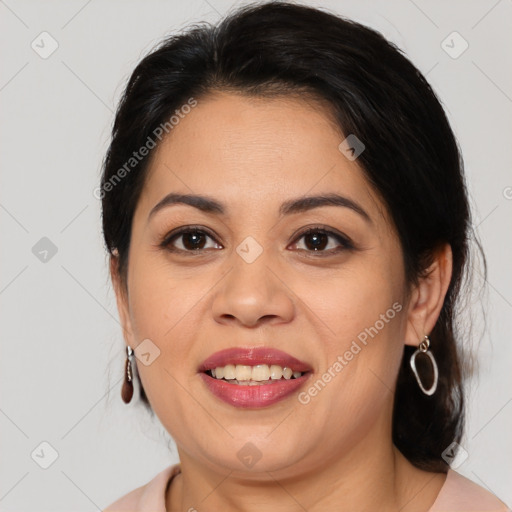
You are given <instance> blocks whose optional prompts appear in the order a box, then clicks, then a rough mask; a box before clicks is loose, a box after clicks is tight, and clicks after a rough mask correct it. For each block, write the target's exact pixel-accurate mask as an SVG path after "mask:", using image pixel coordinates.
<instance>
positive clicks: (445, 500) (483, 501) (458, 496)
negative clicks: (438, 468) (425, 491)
mask: <svg viewBox="0 0 512 512" xmlns="http://www.w3.org/2000/svg"><path fill="white" fill-rule="evenodd" d="M459 511H460V512H477V511H478V512H483V511H485V512H510V509H509V508H508V507H507V506H506V505H505V503H503V502H502V501H501V500H499V499H498V498H497V497H496V496H495V495H494V494H492V493H491V492H489V491H488V490H487V489H484V488H483V487H481V486H480V485H478V484H476V483H475V482H473V481H472V480H470V479H469V478H466V477H465V476H462V475H461V474H460V473H457V472H456V471H453V470H451V469H450V470H448V474H447V476H446V481H445V483H444V485H443V487H442V488H441V492H440V493H439V495H438V497H437V499H436V501H435V502H434V504H433V505H432V508H431V509H430V510H429V512H459Z"/></svg>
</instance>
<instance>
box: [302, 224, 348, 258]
mask: <svg viewBox="0 0 512 512" xmlns="http://www.w3.org/2000/svg"><path fill="white" fill-rule="evenodd" d="M300 239H304V246H305V249H301V250H304V251H306V252H318V253H326V254H327V255H329V254H333V253H337V252H340V251H342V250H344V249H351V248H353V245H352V243H351V242H350V241H349V240H348V239H347V238H346V237H344V236H342V235H340V234H339V233H335V232H333V231H329V230H326V229H322V228H309V229H307V230H306V231H304V232H303V233H301V234H300V235H299V236H298V238H296V241H297V240H300ZM329 239H334V240H335V241H336V242H338V245H337V246H336V243H335V242H334V248H332V247H331V248H328V247H329V245H331V246H332V245H333V242H329ZM295 245H298V244H297V242H295ZM326 248H328V249H327V250H326Z"/></svg>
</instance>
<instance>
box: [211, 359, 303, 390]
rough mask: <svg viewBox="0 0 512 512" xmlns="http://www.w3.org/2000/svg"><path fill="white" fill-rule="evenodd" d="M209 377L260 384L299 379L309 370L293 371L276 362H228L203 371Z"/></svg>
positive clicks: (225, 380)
mask: <svg viewBox="0 0 512 512" xmlns="http://www.w3.org/2000/svg"><path fill="white" fill-rule="evenodd" d="M204 373H205V374H206V375H208V376H209V377H211V378H213V379H216V380H220V381H224V382H229V383H230V384H236V385H238V386H261V385H265V384H267V385H268V384H275V383H277V382H279V381H281V382H282V381H286V380H295V379H299V378H300V377H302V376H303V375H305V374H307V373H309V372H301V371H294V370H293V368H290V367H287V366H284V367H283V366H280V365H277V364H272V365H268V364H257V365H242V364H237V365H234V364H228V365H226V366H218V367H216V368H211V369H210V370H206V371H205V372H204Z"/></svg>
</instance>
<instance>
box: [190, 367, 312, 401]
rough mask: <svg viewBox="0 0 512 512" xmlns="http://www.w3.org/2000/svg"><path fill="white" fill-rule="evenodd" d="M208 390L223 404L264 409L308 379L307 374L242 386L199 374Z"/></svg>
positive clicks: (295, 389)
mask: <svg viewBox="0 0 512 512" xmlns="http://www.w3.org/2000/svg"><path fill="white" fill-rule="evenodd" d="M199 375H201V378H202V379H203V381H204V383H205V384H206V386H207V387H208V389H209V390H210V391H211V392H212V393H213V394H214V395H215V396H216V397H218V398H220V399H221V400H223V401H224V402H226V403H228V404H230V405H234V406H235V407H244V408H249V407H266V406H269V405H272V404H275V403H276V402H279V401H280V400H283V399H285V398H286V397H288V396H290V395H291V394H292V393H294V392H295V391H297V390H298V389H299V388H300V387H301V386H302V385H303V384H304V382H305V381H306V380H307V379H308V377H309V373H306V374H304V375H302V376H301V377H299V378H297V379H289V380H285V379H281V380H276V381H270V383H269V384H257V385H255V386H243V385H238V384H231V383H230V382H226V381H225V380H221V379H215V378H213V377H210V376H209V375H207V374H206V373H200V374H199Z"/></svg>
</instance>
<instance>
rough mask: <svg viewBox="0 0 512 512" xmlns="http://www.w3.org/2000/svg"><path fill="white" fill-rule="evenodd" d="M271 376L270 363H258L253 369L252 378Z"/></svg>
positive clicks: (265, 378)
mask: <svg viewBox="0 0 512 512" xmlns="http://www.w3.org/2000/svg"><path fill="white" fill-rule="evenodd" d="M269 378H270V369H269V367H268V364H258V365H256V366H254V367H253V369H252V375H251V379H252V380H268V379H269Z"/></svg>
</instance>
